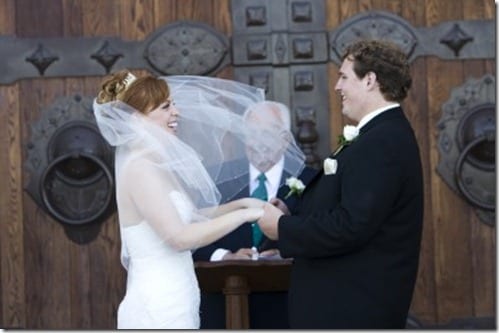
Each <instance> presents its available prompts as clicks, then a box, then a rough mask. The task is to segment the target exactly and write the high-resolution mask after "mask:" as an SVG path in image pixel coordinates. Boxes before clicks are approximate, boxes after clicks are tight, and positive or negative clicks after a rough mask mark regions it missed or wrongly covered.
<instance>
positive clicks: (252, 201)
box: [239, 198, 266, 208]
mask: <svg viewBox="0 0 499 333" xmlns="http://www.w3.org/2000/svg"><path fill="white" fill-rule="evenodd" d="M239 203H240V205H241V207H243V208H263V205H265V203H266V201H263V200H260V199H256V198H242V199H239Z"/></svg>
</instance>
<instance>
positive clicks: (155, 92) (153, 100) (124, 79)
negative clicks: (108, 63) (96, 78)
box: [97, 69, 170, 113]
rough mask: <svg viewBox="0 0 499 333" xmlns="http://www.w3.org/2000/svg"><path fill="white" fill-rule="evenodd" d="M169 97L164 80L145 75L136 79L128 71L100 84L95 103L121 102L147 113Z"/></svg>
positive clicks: (110, 77) (115, 74)
mask: <svg viewBox="0 0 499 333" xmlns="http://www.w3.org/2000/svg"><path fill="white" fill-rule="evenodd" d="M168 97H170V88H169V87H168V84H167V83H166V81H165V80H162V79H159V78H156V77H153V76H151V75H147V76H144V77H140V78H137V77H135V75H133V74H132V73H130V72H129V71H128V70H126V69H125V70H121V71H119V72H116V73H114V74H111V75H110V76H109V77H107V78H105V79H104V81H103V82H102V87H101V91H100V92H99V94H98V95H97V103H99V104H103V103H107V102H112V101H116V100H119V101H122V102H124V103H126V104H128V105H130V106H131V107H133V108H134V109H136V110H137V111H140V112H142V113H147V112H149V111H151V110H154V109H156V108H157V107H158V106H160V105H161V104H162V103H164V102H166V100H167V99H168Z"/></svg>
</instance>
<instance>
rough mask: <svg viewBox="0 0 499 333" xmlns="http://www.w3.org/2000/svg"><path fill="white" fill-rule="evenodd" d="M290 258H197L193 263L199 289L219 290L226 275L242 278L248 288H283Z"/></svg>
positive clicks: (287, 280)
mask: <svg viewBox="0 0 499 333" xmlns="http://www.w3.org/2000/svg"><path fill="white" fill-rule="evenodd" d="M292 263H293V259H280V260H223V261H197V262H195V264H194V267H195V269H196V275H197V277H198V282H199V287H200V288H201V291H203V292H222V291H223V289H224V287H225V285H226V281H227V280H228V279H229V278H230V277H232V278H233V277H237V278H241V279H244V280H246V282H247V284H248V287H249V289H250V291H255V292H262V291H285V290H288V287H289V273H290V271H291V265H292Z"/></svg>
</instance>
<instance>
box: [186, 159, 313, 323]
mask: <svg viewBox="0 0 499 333" xmlns="http://www.w3.org/2000/svg"><path fill="white" fill-rule="evenodd" d="M285 163H286V162H285ZM227 167H230V165H229V166H227ZM316 173H317V170H315V169H312V168H309V167H305V169H304V170H303V171H302V173H301V175H300V176H299V177H298V178H299V179H300V180H302V182H303V183H304V184H305V185H306V184H307V183H308V182H309V181H310V180H311V179H312V177H313V176H315V174H316ZM289 176H290V175H289V174H287V173H286V172H285V171H284V172H283V174H282V176H281V182H280V184H281V186H280V187H279V190H278V192H277V197H278V198H280V199H282V200H284V197H285V196H286V195H287V194H288V192H289V187H288V186H287V185H285V181H286V178H288V177H289ZM232 187H236V188H242V190H240V191H239V192H237V193H236V194H235V195H230V196H228V195H227V193H234V191H233V190H232ZM219 190H220V193H221V194H222V199H221V202H222V203H225V202H228V201H232V200H236V199H240V198H244V197H249V196H250V189H249V169H248V173H247V174H244V175H242V176H241V177H239V178H238V179H234V180H232V181H230V182H226V183H223V184H221V185H219ZM297 199H298V197H297V196H296V195H292V196H290V197H289V198H287V199H285V200H284V202H285V203H286V204H287V205H288V208H290V209H291V210H292V209H293V208H294V207H295V205H296V203H297V202H298V200H297ZM251 228H252V227H251V224H250V223H244V224H243V225H241V226H240V227H238V228H237V229H236V230H234V231H232V232H231V233H229V234H228V235H226V236H225V237H223V238H221V239H219V240H218V241H216V242H214V243H212V244H210V245H207V246H205V247H203V248H200V249H197V250H196V251H194V253H193V258H194V260H195V261H209V260H210V257H211V255H212V253H213V252H214V251H215V250H216V249H218V248H223V249H227V250H230V251H232V252H236V251H237V250H239V249H240V248H251V247H252V230H251ZM261 244H262V245H263V246H264V248H262V247H261V248H260V252H261V251H262V250H265V249H272V248H274V249H275V248H277V243H276V242H274V241H270V240H269V239H267V238H266V237H265V236H264V237H263V239H262V242H261ZM200 310H201V328H202V329H203V328H206V329H222V328H225V298H224V296H223V295H222V294H215V293H202V295H201V309H200ZM249 311H250V328H263V329H285V328H289V324H288V312H287V293H286V292H271V293H270V292H269V293H263V292H258V293H251V294H250V295H249Z"/></svg>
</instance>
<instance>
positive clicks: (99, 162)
mask: <svg viewBox="0 0 499 333" xmlns="http://www.w3.org/2000/svg"><path fill="white" fill-rule="evenodd" d="M76 156H77V157H84V158H88V159H89V160H92V161H93V162H95V163H96V164H97V165H98V166H99V167H100V168H101V169H102V170H103V171H104V174H105V175H106V177H107V180H108V182H109V186H110V190H109V191H108V194H107V195H106V198H105V203H104V204H103V205H102V207H101V208H100V209H99V210H98V211H97V212H96V213H95V214H93V215H92V216H90V217H87V218H83V219H71V218H67V217H65V216H64V215H62V214H60V213H59V212H58V211H57V209H55V208H54V207H53V205H52V204H51V203H50V200H49V198H48V194H47V191H46V189H45V186H44V185H45V182H46V181H47V176H48V175H49V173H50V172H51V171H52V169H54V167H55V166H56V165H57V164H59V163H60V162H61V161H64V160H66V159H68V158H74V157H75V153H73V152H71V153H67V154H64V155H61V156H59V157H57V158H55V159H54V160H52V162H51V163H50V164H49V165H48V166H47V168H46V169H45V171H44V172H43V175H42V177H41V181H40V192H41V197H42V202H43V204H44V205H45V207H46V208H47V210H48V211H49V213H50V214H52V216H54V217H55V218H57V219H58V220H59V221H61V222H64V223H67V224H73V225H80V224H85V223H89V222H92V221H94V220H96V219H97V218H99V217H100V216H101V215H102V214H103V213H104V212H105V211H106V209H107V207H108V206H109V204H110V203H111V200H112V197H113V195H112V194H113V191H112V188H113V186H114V180H113V175H112V174H111V171H109V169H108V168H107V165H106V164H105V163H104V162H103V161H102V160H101V159H99V158H98V157H96V156H94V155H92V154H88V153H85V152H78V153H76Z"/></svg>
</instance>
